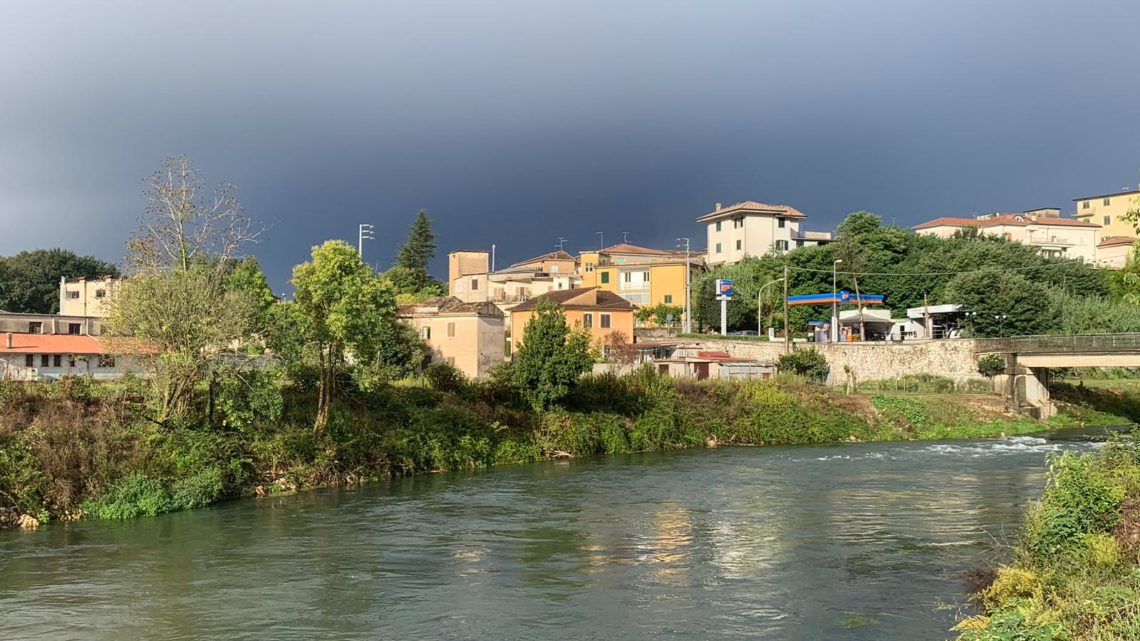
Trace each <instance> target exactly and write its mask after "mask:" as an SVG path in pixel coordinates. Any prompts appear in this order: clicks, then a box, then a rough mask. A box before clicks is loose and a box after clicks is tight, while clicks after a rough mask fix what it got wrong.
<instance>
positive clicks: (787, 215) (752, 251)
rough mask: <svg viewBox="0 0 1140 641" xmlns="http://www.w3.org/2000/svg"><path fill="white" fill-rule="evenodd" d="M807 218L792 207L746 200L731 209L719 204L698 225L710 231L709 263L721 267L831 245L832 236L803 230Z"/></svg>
mask: <svg viewBox="0 0 1140 641" xmlns="http://www.w3.org/2000/svg"><path fill="white" fill-rule="evenodd" d="M805 218H807V216H805V215H804V214H803V212H801V211H799V210H798V209H796V208H795V207H791V206H789V205H766V204H764V203H758V202H756V201H754V200H747V201H744V202H742V203H736V204H735V205H730V206H728V207H721V205H720V203H717V204H716V209H715V210H713V211H712V212H709V213H707V214H705V215H704V216H701V217H700V218H697V222H700V223H705V225H706V227H707V235H708V258H707V263H708V264H709V265H720V264H723V263H735V262H738V261H740V260H743V259H745V258H747V257H749V256H763V255H764V254H767V253H768V252H770V251H778V252H786V251H789V250H792V249H795V248H797V247H807V246H811V245H821V244H824V243H827V242H830V241H831V233H830V232H811V231H803V230H801V229H800V224H801V223H802V222H803V221H804V219H805Z"/></svg>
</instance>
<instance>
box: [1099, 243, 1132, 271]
mask: <svg viewBox="0 0 1140 641" xmlns="http://www.w3.org/2000/svg"><path fill="white" fill-rule="evenodd" d="M1135 250H1136V238H1134V237H1132V236H1104V237H1103V239H1102V240H1101V241H1100V243H1099V244H1097V246H1096V264H1097V266H1098V267H1107V268H1109V269H1121V268H1123V267H1124V266H1125V265H1127V264H1128V261H1129V259H1131V258H1132V256H1133V255H1134V254H1135Z"/></svg>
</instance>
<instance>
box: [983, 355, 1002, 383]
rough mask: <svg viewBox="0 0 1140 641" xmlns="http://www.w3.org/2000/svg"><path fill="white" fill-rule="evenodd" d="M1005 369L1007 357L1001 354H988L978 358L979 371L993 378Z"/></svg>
mask: <svg viewBox="0 0 1140 641" xmlns="http://www.w3.org/2000/svg"><path fill="white" fill-rule="evenodd" d="M1004 371H1005V357H1003V356H1002V355H1001V354H986V355H985V356H982V357H980V358H978V373H979V374H981V375H982V376H985V377H986V378H993V377H995V376H997V375H998V374H1001V373H1002V372H1004Z"/></svg>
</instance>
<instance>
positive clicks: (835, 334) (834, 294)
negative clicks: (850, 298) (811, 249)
mask: <svg viewBox="0 0 1140 641" xmlns="http://www.w3.org/2000/svg"><path fill="white" fill-rule="evenodd" d="M842 262H843V259H842V258H836V259H835V261H834V262H832V263H831V342H832V343H838V342H839V311H838V310H839V304H838V298H839V290H838V289H837V288H836V278H835V270H836V268H838V267H839V263H842Z"/></svg>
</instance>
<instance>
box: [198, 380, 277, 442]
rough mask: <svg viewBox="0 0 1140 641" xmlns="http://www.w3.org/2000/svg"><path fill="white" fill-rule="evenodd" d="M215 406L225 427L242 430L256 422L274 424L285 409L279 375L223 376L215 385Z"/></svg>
mask: <svg viewBox="0 0 1140 641" xmlns="http://www.w3.org/2000/svg"><path fill="white" fill-rule="evenodd" d="M214 406H215V410H216V411H217V413H218V419H219V420H220V423H221V424H222V425H223V426H224V427H229V428H232V429H236V430H242V431H244V430H248V429H250V428H251V427H253V425H254V423H255V422H257V421H262V422H264V423H274V422H276V421H277V420H279V419H280V418H281V414H282V412H284V409H285V400H284V399H283V398H282V396H281V382H280V379H279V374H278V372H276V371H274V370H260V371H258V370H254V371H240V372H228V373H226V374H225V375H223V376H221V377H220V378H219V380H218V382H217V384H216V385H215V389H214Z"/></svg>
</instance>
